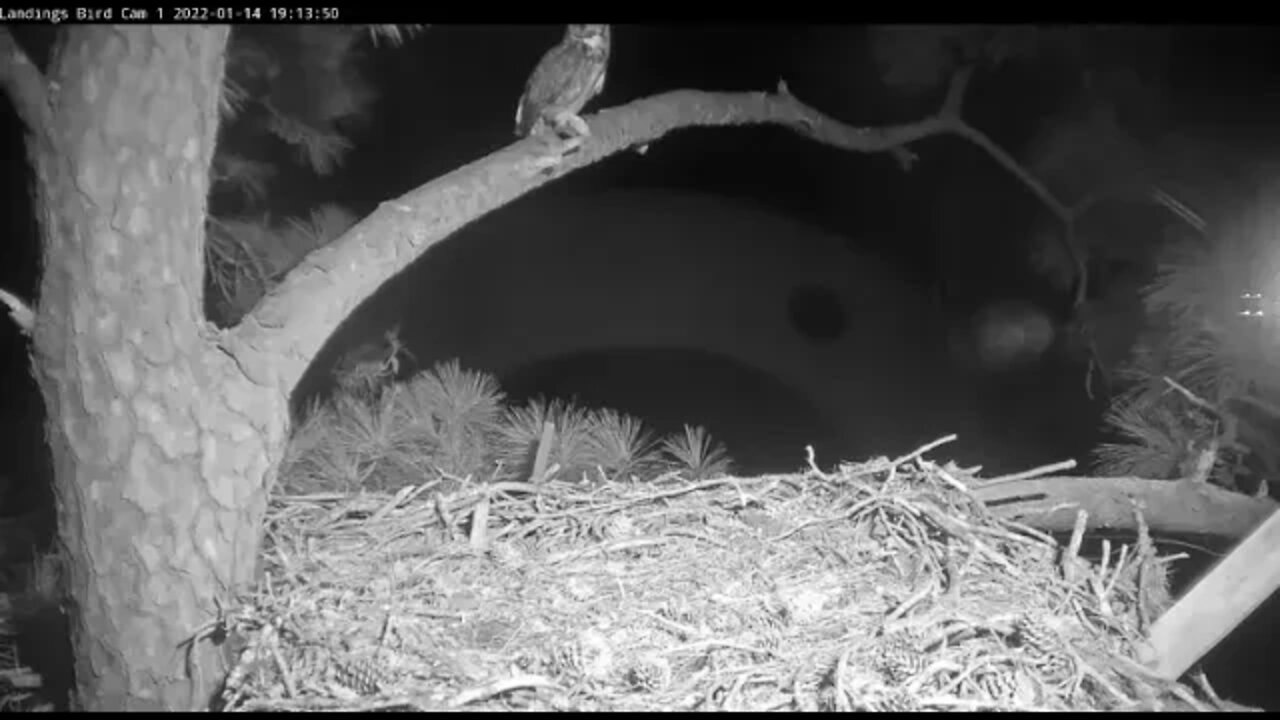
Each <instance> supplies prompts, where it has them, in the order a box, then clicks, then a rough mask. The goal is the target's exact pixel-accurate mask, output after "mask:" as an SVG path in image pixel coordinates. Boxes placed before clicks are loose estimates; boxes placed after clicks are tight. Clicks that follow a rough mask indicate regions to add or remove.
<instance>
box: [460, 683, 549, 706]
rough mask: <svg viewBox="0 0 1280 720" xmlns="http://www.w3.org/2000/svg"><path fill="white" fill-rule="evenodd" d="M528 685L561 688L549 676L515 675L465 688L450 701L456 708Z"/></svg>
mask: <svg viewBox="0 0 1280 720" xmlns="http://www.w3.org/2000/svg"><path fill="white" fill-rule="evenodd" d="M526 687H528V688H540V687H542V688H551V689H554V690H559V689H560V686H559V685H558V684H556V683H555V681H553V680H551V679H549V678H545V677H543V676H541V675H514V676H512V677H509V678H504V679H501V680H494V681H493V682H490V683H485V684H484V685H480V686H479V687H473V688H469V689H467V690H463V691H462V692H460V693H458V694H457V695H454V696H453V699H452V700H450V701H449V706H450V707H454V708H459V707H462V706H463V705H469V704H471V703H473V702H476V701H477V700H484V699H486V698H490V697H493V696H494V695H501V694H502V693H504V692H508V691H511V690H515V689H517V688H526Z"/></svg>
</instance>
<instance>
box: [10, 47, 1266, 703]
mask: <svg viewBox="0 0 1280 720" xmlns="http://www.w3.org/2000/svg"><path fill="white" fill-rule="evenodd" d="M561 33H562V26H551V25H547V26H488V27H453V26H436V27H433V28H432V29H430V30H429V31H427V32H426V33H425V34H423V35H422V36H420V37H418V38H416V39H415V40H413V41H411V42H410V43H409V44H408V45H407V46H406V47H403V48H400V49H382V50H379V51H378V52H377V53H376V54H375V55H374V56H373V58H372V59H371V61H370V63H369V66H368V72H369V73H370V76H371V77H372V78H373V79H374V80H375V82H376V83H377V84H378V85H379V88H380V91H381V92H382V99H381V100H380V102H379V104H378V106H377V107H376V108H375V110H374V112H373V117H372V120H371V123H370V125H369V126H368V127H366V128H364V129H363V130H361V131H360V132H358V133H356V134H355V135H354V136H353V138H352V139H353V140H355V142H356V147H357V149H356V150H355V151H354V152H353V153H352V154H351V155H350V157H349V159H348V162H347V165H346V168H345V170H344V171H342V172H340V173H338V174H337V175H336V176H335V178H334V179H332V180H327V181H315V180H312V179H311V178H309V177H308V176H307V175H306V174H305V173H303V172H301V171H296V170H295V171H288V170H286V171H285V172H284V173H283V174H282V175H281V179H280V181H279V182H276V183H275V184H274V185H273V186H272V192H273V197H272V203H273V207H272V209H273V211H274V212H275V214H276V215H277V216H287V215H290V214H296V213H299V212H301V211H305V210H306V209H307V208H309V207H311V206H313V205H315V204H318V203H321V202H326V201H336V202H339V203H342V204H346V205H348V206H350V207H352V208H353V209H355V210H356V212H357V214H360V215H363V214H364V213H367V212H369V211H370V210H372V209H373V208H374V207H375V206H376V205H377V203H379V202H381V201H384V200H387V199H390V198H393V197H395V196H397V195H399V194H401V193H404V192H406V191H408V190H410V189H412V188H415V187H417V186H419V185H421V184H423V183H425V182H427V181H429V180H431V179H433V178H435V177H437V176H439V175H441V174H442V173H445V172H448V171H450V170H453V169H455V168H456V167H458V166H459V165H462V164H464V163H466V162H469V161H471V160H474V159H476V158H478V157H480V156H482V155H484V154H486V153H488V152H491V151H493V150H495V149H497V148H500V147H503V146H505V145H507V144H509V143H510V142H511V141H512V140H513V138H512V134H511V127H512V115H513V112H514V108H515V103H516V100H517V97H518V96H519V94H520V91H521V89H522V86H523V83H524V80H525V77H526V75H527V74H528V72H529V71H530V69H531V67H532V65H533V64H534V63H535V62H536V61H537V59H538V57H539V56H540V55H541V54H542V53H543V52H544V51H545V50H546V48H548V47H549V46H551V45H552V44H554V43H555V42H556V41H557V40H558V39H559V37H560V35H561ZM19 35H20V37H23V36H25V37H27V38H28V39H31V38H35V39H36V40H37V41H38V40H39V37H40V36H41V33H38V32H32V31H31V29H30V28H20V29H19ZM1112 51H1113V52H1114V53H1118V54H1120V55H1117V56H1122V53H1123V51H1124V46H1123V43H1121V44H1120V47H1118V48H1112ZM1278 54H1280V29H1277V28H1270V27H1263V28H1254V29H1246V28H1209V27H1202V28H1194V29H1191V28H1187V29H1181V30H1179V31H1177V32H1175V33H1173V36H1172V41H1171V42H1170V44H1169V45H1168V46H1167V47H1165V48H1164V49H1163V50H1161V51H1159V52H1154V53H1151V54H1149V55H1147V56H1146V57H1144V58H1143V63H1144V67H1146V68H1147V69H1156V70H1159V71H1161V72H1160V74H1161V75H1162V77H1163V81H1164V87H1163V90H1164V100H1165V105H1164V107H1163V109H1161V110H1158V111H1156V112H1154V113H1152V114H1151V115H1150V116H1149V117H1139V118H1137V119H1136V122H1137V124H1138V126H1139V127H1142V128H1145V129H1147V130H1155V131H1161V132H1163V131H1168V130H1172V129H1179V130H1182V131H1185V132H1188V133H1195V134H1198V135H1200V136H1203V137H1207V138H1210V139H1212V140H1214V141H1216V142H1221V143H1223V144H1224V145H1225V146H1227V147H1230V148H1231V149H1232V150H1233V151H1235V152H1241V153H1244V154H1245V155H1247V156H1252V157H1257V156H1264V155H1268V154H1274V153H1275V150H1277V149H1278V148H1277V143H1278V141H1277V138H1276V128H1280V62H1277V60H1278V59H1280V58H1278V57H1277V55H1278ZM780 78H781V79H785V80H786V81H787V83H788V85H789V87H790V88H791V90H792V92H793V93H794V94H795V95H796V96H797V97H799V98H800V99H802V100H803V101H805V102H806V103H808V104H810V105H812V106H814V107H817V108H819V109H820V110H822V111H823V112H825V113H827V114H829V115H831V116H834V117H836V118H839V119H841V120H843V121H845V122H847V123H850V124H855V125H856V124H876V123H887V122H895V121H906V120H911V119H916V118H920V117H922V116H924V115H926V114H927V113H929V112H931V111H932V110H934V109H935V107H936V105H937V102H938V98H937V97H932V96H931V97H925V98H920V99H918V100H916V101H906V100H902V99H900V98H898V97H896V96H894V95H893V94H892V93H890V92H888V91H887V90H886V89H885V88H884V87H883V85H882V84H881V83H880V81H879V79H878V77H877V74H876V72H875V70H874V68H873V67H872V66H871V64H870V62H869V61H868V50H867V44H866V42H865V37H864V34H863V32H862V31H861V30H859V29H856V28H845V27H818V28H815V27H800V26H796V27H778V26H774V25H769V26H765V25H757V26H742V27H731V26H719V25H706V26H692V25H691V26H685V27H664V28H658V27H637V26H615V28H614V44H613V58H612V61H611V67H610V73H609V84H608V87H607V89H606V91H605V93H604V95H603V96H602V97H601V98H600V99H599V101H598V103H597V106H598V105H614V104H619V103H625V102H627V101H629V100H632V99H634V98H638V97H643V96H645V95H648V94H651V93H655V92H660V91H664V90H670V89H676V88H698V89H705V90H742V91H746V90H766V89H772V88H774V87H775V86H776V84H777V81H778V80H779V79H780ZM1065 87H1066V84H1065V75H1064V74H1063V73H1060V72H1058V73H1055V72H1053V71H1046V70H1044V69H1037V70H1030V69H1016V68H1015V69H1007V70H1002V71H1000V72H997V73H984V74H982V75H980V76H979V77H978V78H977V79H976V80H975V82H974V85H973V86H972V88H971V94H970V97H969V101H968V103H967V107H966V116H967V118H968V119H969V121H970V122H971V123H972V124H974V125H976V126H978V127H979V128H980V129H982V130H983V131H985V132H987V133H988V134H989V135H991V136H992V137H993V139H994V140H996V141H997V142H998V143H999V144H1001V145H1002V146H1003V147H1005V148H1007V149H1008V150H1010V151H1011V152H1013V153H1014V154H1015V155H1016V154H1018V152H1019V151H1020V150H1022V149H1023V148H1024V147H1025V145H1026V144H1027V143H1028V141H1029V140H1030V139H1031V137H1032V134H1033V133H1034V132H1035V131H1036V129H1037V127H1038V122H1039V121H1040V120H1042V119H1043V118H1044V117H1046V116H1047V114H1048V113H1050V112H1052V111H1053V110H1055V109H1057V108H1058V107H1060V105H1061V103H1062V100H1063V89H1064V88H1065ZM0 132H2V133H3V135H4V138H3V142H4V143H5V144H4V148H5V149H4V158H5V159H6V161H7V162H6V164H5V165H6V168H7V175H6V180H7V182H6V184H5V192H6V196H5V207H7V208H8V209H9V212H8V213H7V216H8V223H7V225H6V237H5V239H4V241H3V242H2V243H0V287H4V288H6V289H11V290H15V291H17V292H19V293H22V294H24V295H27V296H28V297H29V295H30V293H31V292H32V291H33V290H34V287H35V265H36V257H37V252H36V244H35V243H36V239H35V232H34V224H33V221H32V219H31V214H30V210H29V208H30V202H29V199H28V196H27V189H26V187H25V183H26V182H27V181H28V177H27V170H26V167H25V164H24V163H23V162H22V161H21V159H22V158H23V157H24V150H23V146H22V136H21V130H20V128H19V126H18V124H17V122H16V120H15V118H14V117H13V114H12V112H11V110H10V109H9V108H8V107H7V105H6V106H5V107H4V108H3V111H2V112H0ZM913 149H914V150H915V151H916V153H917V154H918V155H919V157H920V162H919V163H918V165H917V167H916V168H915V169H914V170H913V171H912V172H910V173H903V172H902V171H901V170H900V169H899V168H898V166H897V164H896V163H895V162H894V161H892V160H891V159H890V158H889V157H888V156H883V155H881V156H869V155H855V154H848V153H842V152H839V151H835V150H832V149H830V148H827V147H823V146H819V145H816V144H814V143H810V142H808V141H805V140H803V139H800V138H798V137H796V136H795V135H793V134H791V133H789V132H787V131H784V130H780V129H775V128H747V129H707V130H692V131H681V132H679V133H677V134H674V135H672V136H670V137H668V138H665V139H663V140H661V141H659V142H657V143H655V144H654V145H653V146H652V147H651V148H650V150H649V152H648V153H647V154H646V155H644V156H640V155H636V154H633V153H627V154H624V155H623V156H619V157H614V158H609V159H607V160H606V161H604V162H602V163H600V164H598V165H596V166H593V167H591V168H587V169H585V170H584V171H581V172H578V173H575V174H573V175H571V176H570V177H568V178H566V179H564V180H561V181H558V182H556V183H554V184H553V185H552V186H550V187H548V188H544V189H542V190H539V191H537V192H536V193H535V194H534V197H533V198H530V199H531V200H536V197H537V196H539V195H541V194H542V193H572V192H575V191H577V190H581V189H586V188H600V187H643V186H650V187H670V188H696V189H700V190H707V191H712V192H717V193H724V194H729V195H733V196H738V197H744V198H750V199H752V200H754V201H756V202H759V203H763V204H766V205H768V206H772V207H775V208H778V209H780V210H783V211H786V212H789V213H793V214H795V215H797V216H799V217H802V218H804V219H806V220H809V221H811V222H814V223H816V224H819V225H822V226H825V227H827V228H830V229H832V230H834V231H836V232H839V233H841V234H844V235H846V236H851V237H866V236H875V235H877V234H878V235H879V236H881V237H888V238H891V239H892V240H893V241H894V242H892V243H889V244H882V245H880V246H872V247H869V248H867V249H869V250H872V251H875V252H879V253H886V254H888V255H890V256H891V257H894V258H895V259H896V260H897V261H899V262H901V264H902V265H903V266H904V267H906V268H908V269H910V270H911V271H912V272H914V273H916V274H917V275H918V276H919V277H920V278H921V281H922V282H931V281H932V279H933V278H934V276H936V275H938V274H943V275H950V276H964V277H966V278H967V279H968V281H969V282H970V283H971V284H974V285H979V286H985V287H987V288H988V289H989V291H990V292H991V293H992V294H993V295H995V294H1001V293H1003V294H1014V295H1025V296H1028V297H1033V298H1034V299H1035V300H1037V301H1039V302H1050V301H1052V298H1049V297H1045V292H1044V290H1043V288H1042V287H1041V285H1042V284H1043V283H1040V282H1038V281H1036V280H1035V279H1034V278H1030V277H1027V276H1026V275H1025V273H1021V274H1020V273H1019V270H1020V268H1021V257H1020V255H1019V253H1017V252H1015V251H1014V249H1015V248H1017V247H1018V246H1019V243H1021V242H1022V240H1023V239H1024V238H1025V237H1026V236H1027V235H1028V234H1029V233H1030V232H1031V231H1032V230H1033V229H1034V228H1035V227H1036V226H1038V225H1040V224H1043V223H1045V222H1047V218H1046V215H1045V213H1044V211H1043V209H1042V208H1041V207H1040V206H1039V205H1038V203H1037V201H1036V200H1035V199H1034V198H1032V197H1031V196H1030V195H1029V194H1028V193H1027V192H1025V191H1024V190H1023V189H1022V188H1020V187H1019V186H1018V185H1017V184H1016V182H1015V181H1013V180H1012V179H1011V178H1010V177H1009V176H1008V174H1007V173H1006V172H1004V171H1003V170H1002V169H1000V168H998V167H997V166H996V165H995V163H993V162H992V161H991V160H990V158H988V157H987V156H985V155H984V154H982V153H981V152H980V151H978V150H976V149H974V148H973V147H971V146H969V145H966V144H965V143H964V142H963V141H960V140H957V139H951V138H938V139H930V140H927V141H925V142H922V143H919V144H918V145H917V146H915V147H914V148H913ZM1274 156H1276V157H1280V154H1276V155H1274ZM975 238H980V239H981V240H982V242H981V243H977V242H973V240H974V239H975ZM947 243H952V244H953V245H952V246H951V247H952V248H953V250H952V251H951V252H949V253H939V252H938V248H939V247H940V246H943V245H946V244H947ZM955 243H972V244H970V245H965V246H963V247H965V248H966V249H965V250H963V251H961V252H957V251H955V250H954V247H955V246H954V244H955ZM0 347H3V349H4V350H3V353H0V376H2V377H3V380H0V382H3V383H4V386H5V390H4V391H3V393H4V403H3V404H4V409H5V413H4V420H3V423H2V424H0V456H3V457H5V458H25V457H28V456H30V455H31V452H32V448H33V447H37V446H39V445H40V444H41V443H42V437H41V435H40V430H39V427H38V425H35V424H34V423H32V422H31V419H30V418H31V416H30V415H29V414H25V415H24V413H29V410H24V408H29V407H31V406H32V401H33V398H34V397H35V396H34V385H33V383H32V382H31V381H30V379H29V378H28V377H27V359H26V356H25V352H26V348H25V346H24V345H23V344H22V343H21V342H20V341H19V338H18V336H17V332H16V330H15V329H14V328H13V327H12V326H11V325H10V324H8V323H7V322H5V323H0ZM1072 382H1076V380H1074V379H1073V380H1072ZM886 451H889V450H888V449H886ZM6 470H7V468H3V467H0V474H2V473H4V472H5V471H6ZM1219 689H1221V687H1220V688H1219Z"/></svg>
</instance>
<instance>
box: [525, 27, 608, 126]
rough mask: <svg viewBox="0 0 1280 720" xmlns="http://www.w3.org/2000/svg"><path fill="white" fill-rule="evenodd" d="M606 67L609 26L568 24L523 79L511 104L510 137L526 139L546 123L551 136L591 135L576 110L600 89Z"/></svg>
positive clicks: (578, 110)
mask: <svg viewBox="0 0 1280 720" xmlns="http://www.w3.org/2000/svg"><path fill="white" fill-rule="evenodd" d="M608 65H609V26H608V25H570V26H569V27H568V28H567V29H566V30H565V33H564V38H563V39H562V40H561V41H560V43H559V44H558V45H556V46H555V47H553V48H551V49H550V50H548V51H547V53H546V54H545V55H543V56H542V60H541V61H539V62H538V66H537V67H536V68H534V70H533V74H531V75H530V76H529V80H528V82H526V83H525V87H524V95H522V96H521V97H520V105H519V106H518V107H517V108H516V135H518V136H520V137H528V136H529V135H532V134H534V133H535V132H538V131H540V130H542V129H543V128H546V127H550V128H551V129H552V130H554V131H555V132H556V133H557V134H565V133H566V131H567V130H573V131H574V132H575V133H576V134H577V135H578V136H580V137H585V136H589V135H590V134H591V131H590V130H589V129H588V128H587V123H586V122H585V121H583V119H582V118H581V117H578V113H580V112H582V108H583V107H585V106H586V104H587V103H588V102H590V101H591V100H592V98H594V97H595V96H596V95H599V94H600V91H601V90H603V89H604V77H605V70H606V69H607V68H608Z"/></svg>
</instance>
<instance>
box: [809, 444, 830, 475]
mask: <svg viewBox="0 0 1280 720" xmlns="http://www.w3.org/2000/svg"><path fill="white" fill-rule="evenodd" d="M804 451H805V454H806V455H807V456H808V458H809V469H810V470H812V471H813V474H814V475H817V476H818V477H820V478H822V479H823V480H831V479H832V478H833V477H834V476H833V475H831V474H830V473H824V472H822V471H821V470H819V469H818V463H817V461H816V459H815V458H814V453H813V446H812V445H805V446H804Z"/></svg>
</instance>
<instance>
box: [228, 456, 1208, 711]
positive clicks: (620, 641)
mask: <svg viewBox="0 0 1280 720" xmlns="http://www.w3.org/2000/svg"><path fill="white" fill-rule="evenodd" d="M922 454H923V452H922V451H917V452H915V453H912V454H911V455H908V456H905V457H903V458H899V459H897V460H889V459H887V458H880V459H877V460H874V461H871V462H867V463H861V464H845V465H841V466H840V467H839V468H838V469H837V470H836V471H835V472H833V473H825V472H821V471H820V470H818V469H817V467H816V466H814V465H813V463H812V461H811V462H810V470H808V471H807V472H800V473H796V474H790V475H773V476H762V477H755V478H736V477H722V478H718V479H712V480H703V481H699V482H691V481H688V480H685V479H682V478H681V477H680V476H678V475H674V474H668V475H665V476H661V477H658V478H655V479H651V480H647V481H643V482H641V481H635V480H634V479H633V481H630V482H621V481H619V482H601V483H600V484H597V485H581V484H571V483H567V482H560V481H555V480H552V481H548V482H544V483H539V484H529V483H510V482H508V483H495V484H488V485H462V486H458V485H457V484H456V483H455V484H451V485H440V484H434V483H432V484H427V485H421V486H410V487H405V488H402V489H401V490H400V491H399V492H397V493H394V494H373V493H361V494H355V495H346V494H326V495H310V496H279V497H276V498H275V499H274V501H273V504H272V508H271V511H270V514H269V517H268V520H267V542H266V548H265V559H264V563H265V574H264V576H263V578H262V581H261V582H260V585H259V588H258V589H257V591H256V594H255V596H254V597H251V598H242V599H240V600H239V601H238V602H237V603H236V604H235V606H234V607H228V608H226V614H225V616H224V617H223V618H221V620H220V621H219V622H218V623H216V626H217V627H216V628H215V631H216V632H214V633H212V634H214V635H217V636H218V639H220V640H222V641H224V642H225V643H226V648H227V649H228V650H229V651H230V653H229V657H230V658H231V659H232V661H233V667H232V670H231V673H230V675H229V677H228V680H227V683H226V687H225V689H224V691H223V693H222V705H223V709H228V710H317V709H330V710H338V709H340V710H409V711H424V710H446V709H467V710H513V709H519V710H609V711H629V710H635V711H652V710H846V711H847V710H893V711H902V710H916V709H922V710H961V711H969V710H1032V709H1053V710H1160V709H1164V710H1172V709H1214V706H1213V703H1212V702H1211V701H1208V700H1201V699H1198V698H1200V697H1202V696H1199V695H1196V694H1194V693H1193V692H1192V691H1191V689H1190V688H1188V687H1184V686H1182V685H1179V684H1174V683H1168V682H1165V681H1162V680H1160V679H1158V678H1156V677H1154V676H1153V675H1151V674H1150V673H1149V672H1148V671H1146V670H1145V669H1144V668H1145V666H1144V665H1142V664H1141V663H1140V662H1139V661H1138V660H1137V658H1138V657H1139V656H1140V655H1141V653H1142V642H1141V636H1142V631H1143V630H1144V629H1145V623H1147V622H1148V619H1149V617H1151V616H1153V615H1154V614H1158V612H1159V611H1160V610H1162V609H1163V607H1164V606H1165V605H1167V603H1168V594H1167V589H1166V587H1165V583H1164V561H1163V559H1161V558H1157V557H1155V552H1154V550H1152V549H1151V546H1150V543H1149V542H1145V543H1144V542H1142V541H1140V542H1139V543H1138V544H1137V546H1136V549H1135V548H1130V547H1125V548H1122V549H1121V550H1120V552H1119V553H1116V554H1113V555H1111V556H1109V557H1108V558H1104V560H1103V561H1102V563H1101V564H1097V563H1090V562H1088V561H1086V560H1084V559H1081V558H1078V557H1075V553H1074V552H1067V551H1064V550H1063V548H1062V547H1060V546H1059V545H1058V544H1057V543H1056V542H1055V541H1054V540H1053V539H1052V538H1050V537H1048V536H1045V535H1044V534H1042V533H1039V532H1038V531H1035V530H1032V529H1030V528H1027V527H1023V526H1020V525H1017V524H1014V523H1011V522H1008V521H1004V520H1000V519H998V518H995V517H993V516H992V515H990V514H989V513H987V512H986V510H985V508H984V507H983V506H982V505H981V503H979V502H978V501H976V500H975V499H973V497H972V496H971V495H970V493H969V490H968V488H969V487H971V486H973V485H974V484H976V482H977V481H975V480H974V479H973V478H972V477H971V476H969V475H968V474H967V473H965V472H964V471H962V470H960V469H958V468H956V467H955V466H954V465H951V464H948V465H947V466H946V467H941V466H939V465H937V464H935V463H933V462H930V461H928V460H926V459H924V458H923V457H922ZM446 488H447V489H448V492H443V491H442V489H446Z"/></svg>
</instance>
